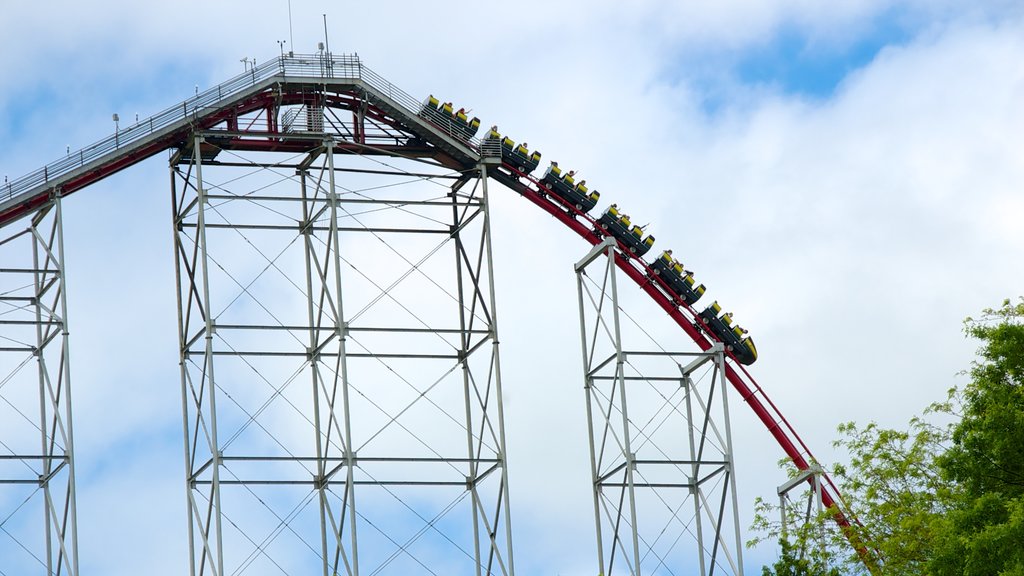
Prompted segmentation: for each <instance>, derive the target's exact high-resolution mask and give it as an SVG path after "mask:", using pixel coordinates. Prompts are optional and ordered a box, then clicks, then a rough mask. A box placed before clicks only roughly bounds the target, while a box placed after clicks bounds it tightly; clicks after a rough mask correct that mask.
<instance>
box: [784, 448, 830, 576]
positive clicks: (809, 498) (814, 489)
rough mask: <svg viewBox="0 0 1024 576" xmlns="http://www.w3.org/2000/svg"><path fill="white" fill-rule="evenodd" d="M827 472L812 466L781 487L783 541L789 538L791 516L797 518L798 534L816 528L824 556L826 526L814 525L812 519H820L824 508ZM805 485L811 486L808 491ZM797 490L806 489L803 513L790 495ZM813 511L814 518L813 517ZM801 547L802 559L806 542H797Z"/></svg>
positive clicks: (816, 535) (799, 472) (817, 523)
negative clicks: (798, 522) (824, 478)
mask: <svg viewBox="0 0 1024 576" xmlns="http://www.w3.org/2000/svg"><path fill="white" fill-rule="evenodd" d="M824 473H825V471H824V470H823V469H822V468H821V466H819V465H818V464H811V466H810V467H809V468H807V469H806V470H798V471H797V473H796V475H795V476H793V477H792V478H790V479H789V480H788V481H786V482H785V483H784V484H782V485H781V486H779V488H778V494H779V515H780V521H781V524H780V526H781V529H782V532H781V535H782V539H783V540H786V539H787V538H788V536H789V521H790V517H791V516H794V515H795V516H797V518H798V519H799V521H800V525H799V528H798V530H797V532H798V533H799V532H800V531H801V530H804V529H806V528H807V527H809V526H816V527H817V533H816V534H814V536H815V539H816V540H817V541H818V545H819V547H820V548H821V552H822V554H824V552H825V526H824V524H821V523H820V522H816V523H814V524H812V523H811V520H812V518H815V517H816V518H820V517H821V515H822V513H823V511H824V507H823V506H822V501H821V492H822V490H823V489H824V485H823V484H822V475H824ZM805 484H810V489H809V490H807V489H806V488H807V486H805ZM797 488H802V489H804V492H803V493H802V494H801V499H800V500H799V501H800V502H802V503H803V506H802V508H803V511H802V512H801V510H800V508H799V507H798V506H797V503H796V502H793V500H792V499H791V498H790V493H792V492H793V490H795V489H797ZM812 511H813V513H814V516H812ZM797 542H798V543H799V544H800V545H801V548H800V551H799V555H800V557H801V558H802V557H803V555H804V553H805V552H806V550H805V549H804V546H805V545H806V542H804V541H803V540H802V539H801V540H798V541H797Z"/></svg>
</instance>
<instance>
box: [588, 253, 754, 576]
mask: <svg viewBox="0 0 1024 576" xmlns="http://www.w3.org/2000/svg"><path fill="white" fill-rule="evenodd" d="M601 263H603V265H599V264H601ZM624 266H632V263H631V262H630V260H629V259H628V257H626V256H623V255H621V254H620V253H619V252H618V247H617V243H616V241H615V240H614V239H606V240H605V241H604V242H602V243H600V244H598V245H597V246H595V247H594V248H593V249H592V250H591V251H590V252H589V253H588V254H587V256H586V257H584V258H583V259H582V260H580V261H579V262H578V263H577V264H576V266H575V270H576V275H577V293H578V298H579V309H580V333H581V350H582V353H583V367H584V392H585V395H586V403H587V405H586V409H587V424H588V440H589V447H590V461H591V473H592V490H593V499H594V517H595V532H596V535H597V553H598V558H597V564H598V571H599V573H601V574H603V575H605V576H611V575H612V574H632V575H639V574H652V573H661V572H663V571H665V570H666V569H667V570H669V571H677V570H682V571H686V570H692V568H691V567H694V568H697V569H698V570H699V572H698V573H699V574H701V575H702V576H703V575H705V574H723V573H730V574H734V575H740V574H742V573H743V562H742V553H741V546H742V542H741V540H740V527H739V516H738V511H737V497H736V482H735V474H734V466H733V460H732V438H731V430H730V427H729V411H728V403H727V400H726V389H725V387H724V381H725V378H724V377H723V376H724V373H725V364H724V362H725V354H724V348H723V347H722V346H721V345H715V346H713V347H712V348H711V349H710V350H708V351H705V352H667V351H665V350H664V349H661V350H659V351H636V350H628V349H626V348H625V347H624V343H623V341H624V336H623V325H622V324H621V323H620V314H619V308H620V300H619V293H618V286H617V282H616V268H618V267H624ZM593 269H600V274H598V275H594V276H593V277H591V276H590V275H588V271H589V270H593ZM638 335H639V334H638ZM716 396H717V398H716ZM723 426H724V427H723ZM688 501H689V502H688ZM729 508H732V510H729ZM729 532H732V533H733V536H734V537H730V535H729ZM683 539H692V540H693V541H694V544H695V546H694V549H691V550H692V551H691V552H689V553H687V552H686V551H685V550H684V549H685V546H681V545H677V544H678V543H679V541H680V540H683ZM694 554H695V555H696V558H694Z"/></svg>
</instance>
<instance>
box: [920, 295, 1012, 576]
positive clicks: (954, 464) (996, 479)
mask: <svg viewBox="0 0 1024 576" xmlns="http://www.w3.org/2000/svg"><path fill="white" fill-rule="evenodd" d="M964 325H965V328H964V331H965V332H966V333H967V334H968V335H969V336H972V337H974V338H977V339H979V340H981V342H982V344H983V345H982V347H981V348H980V349H979V350H978V355H979V360H977V361H975V362H974V364H973V365H972V367H971V370H970V376H971V382H970V384H968V386H967V387H966V388H965V390H964V402H963V417H962V420H961V421H960V423H959V424H958V425H957V426H956V429H955V430H954V433H953V438H952V445H951V447H950V448H949V450H947V451H946V452H945V453H944V454H942V455H940V456H939V457H938V458H937V459H936V462H937V466H938V468H940V469H941V470H942V472H943V473H944V475H945V477H946V479H947V480H948V481H949V482H950V483H951V484H953V485H955V486H957V487H958V488H959V489H960V492H959V493H958V494H957V498H958V500H957V501H956V502H955V505H954V506H952V510H951V512H950V513H949V514H948V515H947V516H946V517H945V518H943V525H944V532H943V533H942V534H940V535H939V536H940V537H939V538H937V542H936V553H935V556H934V560H933V561H932V562H931V563H930V564H929V568H930V570H931V571H932V572H933V573H934V574H937V575H947V574H948V575H953V574H957V575H959V574H966V575H978V576H981V575H990V574H1000V575H1024V449H1022V448H1024V299H1021V300H1020V302H1018V303H1016V304H1014V303H1011V302H1010V301H1009V300H1006V301H1004V302H1003V306H1002V307H1001V308H998V309H989V310H985V311H984V315H983V316H982V318H981V319H980V320H974V319H971V318H968V319H967V320H966V322H965V323H964Z"/></svg>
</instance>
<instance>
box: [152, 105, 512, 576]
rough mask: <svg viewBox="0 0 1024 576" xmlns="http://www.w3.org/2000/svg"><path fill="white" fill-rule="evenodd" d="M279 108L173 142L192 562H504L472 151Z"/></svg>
mask: <svg viewBox="0 0 1024 576" xmlns="http://www.w3.org/2000/svg"><path fill="white" fill-rule="evenodd" d="M289 116H291V119H292V120H294V119H295V118H296V116H300V117H301V118H304V119H305V120H304V121H303V122H300V123H296V126H294V127H293V130H292V134H291V137H292V138H294V139H295V142H310V140H311V138H312V139H314V141H315V142H316V143H315V145H312V146H311V147H309V148H308V149H305V150H300V151H296V146H299V147H301V145H298V144H297V145H292V146H288V147H287V148H288V152H284V153H267V152H258V153H252V152H243V151H240V150H239V149H228V148H226V147H224V145H223V144H219V143H218V140H217V138H218V136H222V135H220V134H212V133H203V132H201V131H199V132H196V133H195V134H194V135H193V137H192V139H191V141H190V145H189V146H186V147H183V148H182V149H181V150H179V152H178V153H177V154H175V155H174V156H173V157H172V159H171V166H170V169H171V193H172V197H173V213H174V216H173V223H174V237H175V241H174V245H175V265H176V270H177V278H178V283H177V284H178V286H177V292H178V309H179V318H180V324H179V325H180V334H179V336H180V353H181V356H180V358H181V382H182V403H183V410H184V431H185V438H184V439H185V459H186V468H187V493H188V510H187V513H188V516H189V533H190V555H191V565H192V573H193V574H213V575H220V574H228V573H236V572H238V571H240V570H244V569H247V568H249V567H250V566H252V567H254V569H255V570H256V571H257V572H260V573H262V572H265V571H267V570H284V571H286V572H288V573H300V572H306V573H314V570H315V573H322V574H324V575H325V576H327V575H333V574H351V575H357V574H378V573H382V574H392V573H393V574H407V573H437V574H478V575H479V574H503V575H504V574H513V573H514V568H513V559H512V547H511V521H510V518H509V512H508V508H509V495H508V483H507V475H506V468H505V437H504V423H503V414H502V394H501V377H500V358H499V352H498V338H497V317H496V311H495V296H494V290H493V273H492V258H491V245H490V220H489V214H488V207H487V177H486V171H487V167H486V166H485V165H483V164H480V165H479V166H477V167H476V168H475V169H474V170H470V171H466V172H459V171H453V170H451V169H448V168H444V167H442V166H440V165H438V164H437V163H435V162H432V161H428V160H415V161H414V160H410V159H407V158H403V157H401V156H400V155H387V154H385V155H379V150H374V149H372V148H371V147H359V149H358V151H356V152H353V149H352V148H351V147H348V148H346V147H345V146H346V145H351V144H352V143H353V139H352V138H351V131H349V130H347V127H346V126H342V125H341V124H338V125H332V120H331V118H330V117H329V115H328V116H327V117H325V115H324V113H323V110H322V109H318V108H316V107H313V106H308V107H306V108H305V109H303V110H301V111H300V112H298V113H293V114H289ZM300 128H301V129H300ZM278 138H280V139H281V140H282V141H287V140H288V138H289V135H288V134H284V135H280V136H278ZM242 253H248V254H251V255H252V256H254V258H246V259H240V258H237V256H238V255H240V254H242ZM239 261H247V262H250V264H249V265H241V266H240V265H239V264H238V262H239ZM253 261H256V262H258V263H259V264H258V265H251V262H253ZM467 527H468V528H467Z"/></svg>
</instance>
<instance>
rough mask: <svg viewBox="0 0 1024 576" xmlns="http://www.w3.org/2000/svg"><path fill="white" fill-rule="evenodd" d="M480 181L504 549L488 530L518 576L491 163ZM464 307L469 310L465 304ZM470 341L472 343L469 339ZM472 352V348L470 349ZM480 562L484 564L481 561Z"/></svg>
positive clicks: (510, 574)
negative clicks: (507, 448) (489, 188)
mask: <svg viewBox="0 0 1024 576" xmlns="http://www.w3.org/2000/svg"><path fill="white" fill-rule="evenodd" d="M480 182H481V186H482V197H481V201H482V203H483V211H484V226H483V249H484V252H485V258H486V263H485V265H486V267H487V286H488V299H489V301H490V307H491V322H490V325H489V326H488V331H489V336H490V338H491V358H492V361H491V370H492V374H493V379H494V403H495V405H496V406H495V408H496V412H497V417H498V430H497V437H498V438H497V440H498V450H497V456H496V460H497V466H499V467H500V472H501V479H500V484H499V488H498V499H499V502H497V503H496V505H497V506H498V509H499V512H498V513H497V514H496V517H495V519H494V522H495V523H498V522H500V521H501V519H500V518H498V517H497V516H499V515H500V513H501V512H500V511H501V508H504V512H505V514H504V525H505V542H504V548H502V545H501V544H500V543H499V542H497V541H496V540H495V536H496V533H497V530H492V531H490V532H489V533H488V540H489V542H490V547H491V548H490V553H491V554H497V556H498V558H499V560H500V558H501V556H502V555H504V557H505V573H506V574H508V576H515V573H516V571H515V562H514V560H513V554H512V513H511V507H510V503H509V500H510V499H509V485H508V463H507V461H506V452H505V446H506V444H505V408H504V404H503V398H504V394H503V393H502V388H501V355H500V353H499V345H498V344H499V339H498V302H497V297H496V296H495V291H494V255H493V251H492V249H491V204H490V198H489V196H488V192H487V163H486V162H485V163H481V165H480ZM463 309H465V308H464V307H463ZM467 343H468V342H467ZM466 352H467V353H469V349H468V348H467V349H466ZM486 411H487V407H486V405H485V406H484V412H485V413H486ZM474 454H480V450H479V449H477V450H475V451H473V452H471V453H470V457H471V458H474V457H475V456H474ZM477 565H478V566H479V565H481V562H478V563H477Z"/></svg>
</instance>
